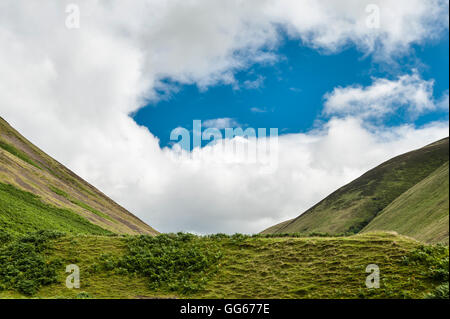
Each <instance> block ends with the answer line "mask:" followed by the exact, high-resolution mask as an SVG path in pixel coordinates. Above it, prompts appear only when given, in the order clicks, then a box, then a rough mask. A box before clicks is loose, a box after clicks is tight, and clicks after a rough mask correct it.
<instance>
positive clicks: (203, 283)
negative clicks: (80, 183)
mask: <svg viewBox="0 0 450 319" xmlns="http://www.w3.org/2000/svg"><path fill="white" fill-rule="evenodd" d="M170 236H174V237H172V238H173V240H167V238H168V237H170ZM170 236H169V235H162V236H158V237H157V238H156V239H151V238H145V237H105V236H64V237H60V238H56V239H54V240H53V241H52V245H51V248H50V249H47V250H46V252H45V258H46V260H50V261H55V260H57V261H58V262H59V263H60V264H61V267H60V269H59V271H57V272H56V278H57V279H56V282H55V283H50V284H49V285H46V286H43V287H42V288H41V289H40V290H39V291H38V292H37V293H36V294H35V295H34V296H35V297H39V298H55V297H57V298H79V297H92V298H156V297H176V298H187V297H188V298H424V297H426V295H427V294H429V293H432V292H434V291H435V289H436V287H437V286H439V285H440V283H441V279H438V278H437V277H436V276H434V275H433V276H430V269H432V270H433V269H434V270H436V271H438V272H439V274H441V272H440V271H441V269H444V273H443V274H444V275H445V261H446V262H447V266H446V267H447V276H448V248H446V247H445V248H442V249H443V250H442V249H441V250H439V254H435V253H433V251H434V249H431V248H430V249H431V250H430V251H431V252H432V253H429V252H428V248H427V249H426V250H424V251H425V253H424V252H422V251H419V252H418V253H415V252H416V251H417V250H418V249H421V247H422V245H421V244H420V243H418V242H416V241H413V240H411V239H408V238H406V237H402V236H399V235H395V234H392V233H369V234H365V235H356V236H352V237H339V238H330V237H325V238H323V237H320V238H319V237H313V238H289V237H282V238H276V237H273V238H264V237H261V236H253V237H249V236H243V235H235V236H225V235H215V236H209V237H195V236H191V235H190V236H188V238H187V240H186V239H185V238H184V237H185V236H186V235H178V236H175V235H170ZM183 236H184V237H183ZM155 240H156V241H157V242H158V243H155V242H154V241H155ZM148 242H151V243H152V245H151V246H152V247H153V248H150V247H149V246H148V245H147V244H146V243H148ZM105 252H108V254H107V255H105ZM177 253H179V255H180V256H181V257H180V258H179V259H178V261H177V263H176V264H177V265H178V266H168V265H169V264H170V263H169V264H167V262H168V260H171V259H172V258H167V257H170V256H172V254H177ZM191 254H193V255H194V256H200V257H201V258H199V259H195V260H194V259H192V258H191V257H192V256H191ZM190 256H191V257H190ZM208 256H210V257H211V256H216V257H214V259H208V258H210V257H208ZM408 256H410V257H408ZM429 256H432V257H433V258H431V257H429ZM435 256H437V257H435ZM130 258H132V259H133V260H134V262H130V263H128V266H126V267H125V266H124V265H122V266H119V265H120V261H121V260H128V261H129V260H130ZM203 258H206V259H207V260H208V261H207V262H200V263H198V262H197V260H203ZM442 258H443V259H442ZM445 258H446V259H445ZM434 260H437V261H436V262H435V261H434ZM118 262H119V263H118ZM73 263H75V264H77V265H78V266H79V267H80V272H81V288H80V289H73V290H71V289H67V288H66V287H65V278H66V276H67V274H66V273H65V265H68V264H73ZM149 263H150V264H151V265H153V267H151V268H149V269H147V268H146V267H144V269H147V270H148V271H151V272H150V273H146V272H145V271H141V270H139V269H140V266H138V265H146V264H147V265H148V264H149ZM439 263H443V265H444V268H442V267H436V266H435V265H437V264H439ZM369 264H377V265H378V266H379V268H380V276H381V282H380V284H381V286H380V288H379V289H368V288H366V286H365V280H366V276H367V275H368V274H367V273H366V271H365V269H366V267H367V265H369ZM108 265H109V266H108ZM134 265H137V266H136V267H135V266H134ZM182 265H184V267H183V266H182ZM412 265H413V266H412ZM165 268H167V269H168V270H167V272H163V273H158V274H157V276H156V277H155V273H154V272H153V271H154V270H155V269H165ZM161 274H162V277H161V276H160V275H161ZM433 274H434V273H433ZM183 278H188V279H187V281H186V280H183ZM447 278H448V277H447ZM155 283H158V284H156V285H155ZM168 283H175V285H176V286H175V289H173V287H172V286H171V285H170V284H168ZM184 283H186V284H188V285H189V287H194V288H195V289H187V290H184V289H180V288H183V287H184ZM189 283H190V284H189ZM192 284H193V285H192ZM198 284H200V285H198ZM20 297H24V296H23V295H22V294H20V293H19V292H17V291H16V290H11V289H8V290H5V291H3V292H0V298H20Z"/></svg>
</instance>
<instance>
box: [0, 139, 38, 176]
mask: <svg viewBox="0 0 450 319" xmlns="http://www.w3.org/2000/svg"><path fill="white" fill-rule="evenodd" d="M0 148H2V149H4V150H5V151H7V152H9V153H10V154H12V155H14V156H17V157H18V158H20V159H21V160H22V161H24V162H27V163H28V164H30V165H33V166H34V167H36V168H39V169H41V167H40V166H39V165H38V164H36V162H35V161H33V160H32V159H31V158H30V157H29V156H28V155H27V154H25V153H24V152H22V151H19V150H18V149H17V148H15V147H14V146H12V145H10V144H7V143H5V142H3V141H1V140H0Z"/></svg>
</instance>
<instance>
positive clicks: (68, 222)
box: [0, 183, 111, 235]
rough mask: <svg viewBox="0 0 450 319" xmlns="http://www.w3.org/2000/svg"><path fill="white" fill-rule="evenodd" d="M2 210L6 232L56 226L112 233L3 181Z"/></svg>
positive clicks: (80, 231) (0, 217) (62, 229)
mask: <svg viewBox="0 0 450 319" xmlns="http://www.w3.org/2000/svg"><path fill="white" fill-rule="evenodd" d="M0 212H1V213H0V232H4V233H12V234H26V233H29V232H35V231H39V230H53V231H60V232H67V233H73V234H98V235H107V234H111V232H109V231H107V230H105V229H103V228H101V227H99V226H97V225H94V224H92V223H91V222H89V221H88V220H87V219H85V218H83V217H81V216H79V215H78V214H76V213H74V212H72V211H70V210H68V209H63V208H58V207H55V206H52V205H49V204H47V203H44V202H43V201H42V200H41V199H40V198H39V197H38V196H36V195H34V194H32V193H29V192H25V191H22V190H20V189H18V188H16V187H14V186H12V185H7V184H3V183H0Z"/></svg>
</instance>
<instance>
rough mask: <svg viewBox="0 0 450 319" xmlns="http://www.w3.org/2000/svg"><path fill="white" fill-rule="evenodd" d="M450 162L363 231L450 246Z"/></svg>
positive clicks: (390, 206) (397, 200)
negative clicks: (391, 232) (449, 227)
mask: <svg viewBox="0 0 450 319" xmlns="http://www.w3.org/2000/svg"><path fill="white" fill-rule="evenodd" d="M448 166H449V164H448V162H447V163H445V164H444V165H442V166H441V167H440V168H438V169H437V170H436V171H435V172H433V173H432V174H430V175H429V176H428V177H427V178H425V179H423V180H422V181H421V182H420V183H418V184H417V185H415V186H413V187H412V188H410V189H409V190H407V191H406V192H405V193H403V194H402V195H400V196H399V197H398V198H396V199H395V200H394V201H393V202H392V203H391V204H389V205H388V206H387V207H386V208H385V209H384V210H383V211H382V212H381V213H380V214H379V215H378V216H377V217H375V219H374V220H372V221H371V222H370V223H369V225H367V227H366V228H364V230H363V232H367V231H374V230H391V231H396V232H398V233H400V234H402V235H406V236H411V237H414V238H416V239H418V240H421V241H424V242H431V243H437V242H443V243H447V244H448V238H449V237H448V236H449V229H448V225H449V171H448V168H449V167H448Z"/></svg>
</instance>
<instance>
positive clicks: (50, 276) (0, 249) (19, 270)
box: [0, 231, 61, 296]
mask: <svg viewBox="0 0 450 319" xmlns="http://www.w3.org/2000/svg"><path fill="white" fill-rule="evenodd" d="M60 236H61V234H59V233H56V232H49V231H41V232H37V233H33V234H30V235H27V236H23V237H18V238H12V237H11V236H8V235H7V234H5V233H0V239H1V240H0V291H2V290H16V291H18V292H20V293H22V294H24V295H27V296H31V295H34V294H35V293H36V292H37V291H38V290H39V288H40V287H41V286H43V285H49V284H52V283H55V282H56V281H57V275H56V273H57V269H58V267H60V266H61V263H60V261H58V260H52V261H47V260H45V258H44V256H43V254H42V253H43V251H44V250H45V249H47V248H48V244H49V240H50V239H55V238H58V237H60Z"/></svg>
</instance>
